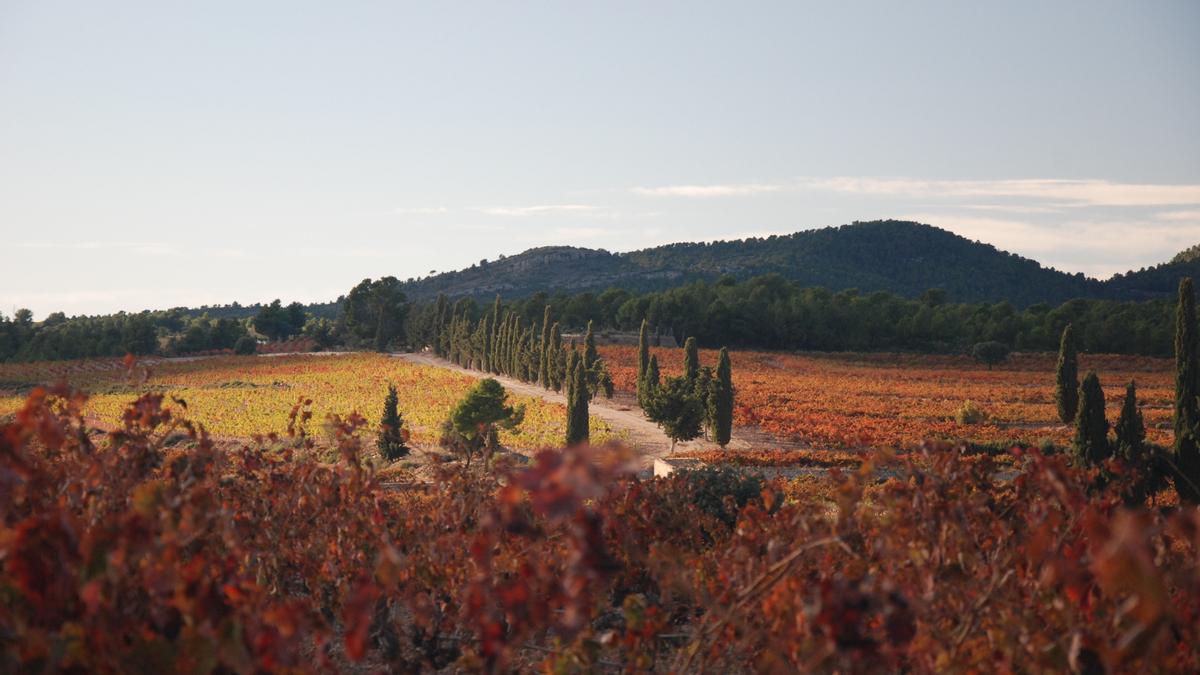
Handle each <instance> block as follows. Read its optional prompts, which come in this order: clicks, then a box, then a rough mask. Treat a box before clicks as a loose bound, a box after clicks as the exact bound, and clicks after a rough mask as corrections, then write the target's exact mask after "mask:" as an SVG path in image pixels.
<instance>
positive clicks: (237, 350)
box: [233, 335, 258, 356]
mask: <svg viewBox="0 0 1200 675" xmlns="http://www.w3.org/2000/svg"><path fill="white" fill-rule="evenodd" d="M257 351H258V342H256V341H255V340H254V338H252V337H250V336H249V335H243V336H242V337H240V338H238V341H237V342H235V343H233V353H234V354H240V355H242V356H249V355H251V354H253V353H255V352H257Z"/></svg>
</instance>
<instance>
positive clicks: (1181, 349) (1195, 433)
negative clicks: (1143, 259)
mask: <svg viewBox="0 0 1200 675" xmlns="http://www.w3.org/2000/svg"><path fill="white" fill-rule="evenodd" d="M1198 340H1200V337H1198V336H1197V335H1196V296H1195V294H1194V293H1193V291H1192V279H1191V277H1187V278H1185V279H1183V280H1182V281H1180V282H1179V305H1178V307H1177V308H1176V309H1175V444H1174V448H1173V449H1174V453H1173V454H1174V460H1175V469H1176V472H1177V475H1176V476H1175V491H1176V492H1178V493H1179V498H1180V499H1181V500H1184V501H1187V502H1190V503H1192V504H1196V503H1200V445H1198V443H1200V401H1198V400H1197V398H1196V397H1197V396H1200V353H1198V352H1200V342H1198Z"/></svg>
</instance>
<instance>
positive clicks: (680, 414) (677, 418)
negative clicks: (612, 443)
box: [646, 357, 705, 453]
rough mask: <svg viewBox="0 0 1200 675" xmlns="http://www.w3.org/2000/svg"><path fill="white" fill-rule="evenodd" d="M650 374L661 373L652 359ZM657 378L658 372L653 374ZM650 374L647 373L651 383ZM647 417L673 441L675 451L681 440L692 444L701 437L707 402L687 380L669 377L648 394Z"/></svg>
mask: <svg viewBox="0 0 1200 675" xmlns="http://www.w3.org/2000/svg"><path fill="white" fill-rule="evenodd" d="M651 359H652V360H651V361H650V368H649V369H648V371H650V370H653V371H657V365H658V364H657V362H656V361H654V360H653V357H651ZM653 374H654V375H657V372H654V373H653ZM649 382H650V374H649V373H648V374H647V384H649ZM647 403H648V405H647V407H646V415H647V417H649V418H650V419H651V420H652V421H654V422H656V423H658V425H659V426H660V427H662V430H663V431H664V432H665V433H666V434H667V437H668V438H670V439H671V452H672V453H674V452H675V444H676V443H677V442H679V441H690V440H692V439H693V438H696V437H697V436H699V435H700V431H701V429H702V427H703V425H704V414H705V410H704V403H703V402H702V401H701V400H700V397H699V396H697V394H696V387H695V386H694V385H693V383H692V382H690V381H688V379H687V378H684V377H672V378H668V379H667V381H666V382H665V383H663V384H662V385H661V386H659V385H658V384H657V383H656V384H655V386H654V388H653V389H651V390H650V391H649V392H648V393H647Z"/></svg>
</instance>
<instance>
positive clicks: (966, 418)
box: [954, 401, 988, 424]
mask: <svg viewBox="0 0 1200 675" xmlns="http://www.w3.org/2000/svg"><path fill="white" fill-rule="evenodd" d="M987 419H988V414H987V411H985V410H984V409H983V408H981V407H979V405H978V404H977V403H975V402H974V401H963V404H962V405H961V406H959V408H958V411H957V412H955V413H954V421H956V422H958V423H959V424H982V423H984V422H986V421H987Z"/></svg>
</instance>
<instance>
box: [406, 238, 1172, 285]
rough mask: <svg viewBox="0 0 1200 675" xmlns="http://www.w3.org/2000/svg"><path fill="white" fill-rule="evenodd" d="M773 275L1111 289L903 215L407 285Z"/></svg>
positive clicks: (495, 268)
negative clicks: (902, 218) (778, 234)
mask: <svg viewBox="0 0 1200 675" xmlns="http://www.w3.org/2000/svg"><path fill="white" fill-rule="evenodd" d="M768 273H775V274H779V275H781V276H783V277H785V278H788V279H793V280H795V281H797V282H799V283H801V284H803V285H813V286H824V287H827V288H830V289H833V290H842V289H846V288H858V289H860V290H862V291H864V292H869V291H877V290H884V291H891V292H894V293H898V294H901V295H906V296H916V295H919V294H920V293H922V292H924V291H925V290H926V289H929V288H942V289H944V290H945V291H946V292H947V294H948V296H949V297H950V298H951V299H952V300H956V301H963V302H970V301H1001V300H1007V301H1009V302H1011V303H1013V304H1015V305H1018V306H1027V305H1030V304H1034V303H1038V302H1049V303H1058V302H1062V301H1064V300H1068V299H1071V298H1077V297H1108V296H1109V293H1108V292H1107V289H1106V284H1105V283H1102V282H1100V281H1096V280H1094V279H1089V278H1086V277H1084V276H1083V275H1082V274H1073V275H1072V274H1066V273H1064V272H1060V271H1058V270H1054V269H1050V268H1045V267H1042V266H1041V265H1040V264H1038V263H1037V262H1036V261H1033V260H1029V259H1026V258H1022V257H1020V256H1018V255H1015V254H1012V253H1008V252H1005V251H1001V250H999V249H997V248H996V247H994V246H991V245H989V244H984V243H980V242H974V241H971V240H969V239H966V238H964V237H960V236H958V235H956V234H954V233H952V232H948V231H946V230H942V229H939V228H936V227H932V226H929V225H923V224H920V223H914V222H904V221H894V220H888V221H873V222H862V223H853V224H850V225H843V226H841V227H829V228H824V229H820V230H808V231H803V232H797V233H795V234H791V235H782V236H771V237H765V238H751V239H740V240H732V241H715V242H707V243H680V244H668V245H666V246H658V247H655V248H648V249H643V250H640V251H632V252H629V253H619V254H614V253H609V252H608V251H603V250H593V249H585V248H575V247H570V246H557V247H543V248H536V249H531V250H529V251H526V252H524V253H521V254H519V255H515V256H511V257H507V258H502V259H500V260H497V261H493V262H487V263H483V264H477V265H473V266H471V267H470V268H468V269H465V270H460V271H457V272H448V273H444V274H439V275H435V276H431V277H427V278H424V279H419V280H415V281H411V282H409V283H408V284H406V287H405V290H406V292H407V293H408V294H409V295H410V296H411V297H413V298H414V299H427V298H430V297H434V296H436V295H437V294H438V293H446V294H447V295H450V296H463V295H470V296H476V297H488V296H491V295H493V294H495V293H501V294H502V295H504V296H505V297H523V296H526V295H530V294H532V293H536V292H539V291H545V292H555V291H559V290H561V291H565V292H580V291H586V290H597V291H598V290H603V289H606V288H610V287H618V288H627V289H630V290H643V291H644V290H658V289H664V288H669V287H673V286H678V285H680V284H682V283H686V282H688V281H692V280H696V279H715V278H717V277H719V276H721V275H725V274H728V275H732V276H733V277H735V278H737V279H746V278H749V277H753V276H757V275H761V274H768ZM1129 292H1131V293H1133V292H1134V291H1132V290H1130V291H1129ZM1155 293H1156V292H1155ZM1139 297H1150V296H1147V295H1144V294H1142V295H1140V296H1139Z"/></svg>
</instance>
